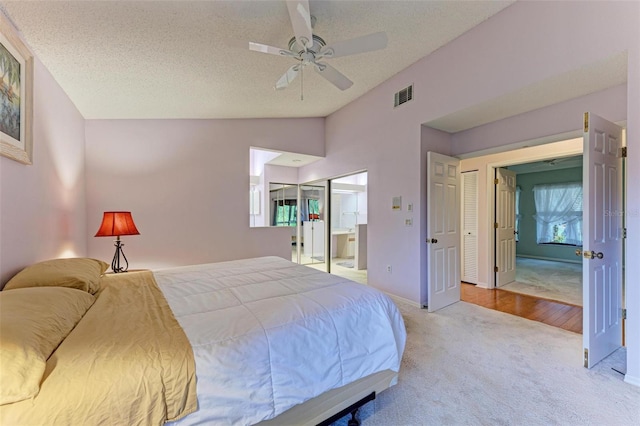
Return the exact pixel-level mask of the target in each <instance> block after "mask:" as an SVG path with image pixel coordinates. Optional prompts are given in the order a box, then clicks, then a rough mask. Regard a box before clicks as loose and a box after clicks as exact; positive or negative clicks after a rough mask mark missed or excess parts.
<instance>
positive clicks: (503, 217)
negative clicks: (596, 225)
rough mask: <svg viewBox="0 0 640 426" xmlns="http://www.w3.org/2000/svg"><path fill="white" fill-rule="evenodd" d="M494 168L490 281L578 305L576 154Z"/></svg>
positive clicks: (579, 226)
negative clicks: (492, 275) (495, 187)
mask: <svg viewBox="0 0 640 426" xmlns="http://www.w3.org/2000/svg"><path fill="white" fill-rule="evenodd" d="M495 171H496V180H497V181H499V183H498V184H497V185H498V188H501V186H500V185H504V184H503V183H502V182H501V181H507V180H510V179H512V180H513V182H512V187H511V188H510V190H509V189H508V188H507V189H505V190H504V191H503V190H500V189H498V190H496V198H495V202H496V207H495V216H496V219H495V222H496V223H497V224H498V227H497V228H496V237H495V253H496V265H497V267H498V271H496V275H497V276H496V280H495V283H496V287H500V288H501V289H503V290H508V291H512V292H515V293H521V294H527V295H531V296H535V297H538V298H541V299H547V300H554V301H558V302H562V303H566V304H570V305H574V306H582V261H581V258H579V257H577V256H576V254H575V253H576V250H578V252H579V251H580V250H581V249H582V216H583V215H582V174H583V170H582V155H576V156H569V157H557V158H549V159H544V160H540V161H536V162H530V163H521V164H517V165H506V166H503V167H500V168H496V169H495ZM507 191H508V192H509V195H510V196H504V194H505V193H506V192H507ZM505 209H506V210H508V211H504V210H505ZM501 233H502V234H505V233H506V234H508V235H506V236H500V234H501ZM510 251H512V252H510Z"/></svg>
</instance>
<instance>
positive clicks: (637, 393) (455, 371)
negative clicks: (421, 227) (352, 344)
mask: <svg viewBox="0 0 640 426" xmlns="http://www.w3.org/2000/svg"><path fill="white" fill-rule="evenodd" d="M396 304H397V305H398V307H399V309H400V311H401V312H402V315H403V317H404V320H405V325H406V328H407V332H408V336H407V345H406V349H405V353H404V356H403V359H402V366H401V370H400V379H399V383H398V384H397V385H396V386H393V387H392V388H390V389H387V390H386V391H384V392H382V393H381V394H379V395H378V397H377V398H376V399H375V400H374V401H371V402H369V403H367V404H366V405H365V406H363V407H362V408H361V409H360V413H359V416H358V418H359V419H360V420H361V421H362V425H363V426H374V425H384V426H408V425H608V426H617V425H637V424H639V423H638V419H640V387H636V386H632V385H630V384H628V383H625V382H624V381H623V380H624V376H623V375H621V374H619V373H617V372H615V371H614V370H612V367H613V368H615V369H617V370H619V371H625V362H626V361H625V357H626V353H625V351H624V349H620V350H618V351H617V352H615V353H614V354H613V355H612V356H610V357H609V358H607V359H605V360H604V361H602V362H600V363H599V364H598V365H596V367H594V368H593V369H591V370H587V369H585V368H583V367H582V336H581V335H578V334H575V333H571V332H569V331H565V330H562V329H559V328H555V327H551V326H548V325H546V324H542V323H539V322H535V321H530V320H527V319H524V318H520V317H516V316H513V315H509V314H505V313H502V312H498V311H493V310H489V309H485V308H482V307H479V306H476V305H472V304H468V303H465V302H458V303H455V304H453V305H451V306H449V307H446V308H444V309H442V310H440V311H438V312H435V313H427V312H426V311H425V310H423V309H419V308H417V307H414V306H412V305H410V304H407V303H405V302H402V301H396ZM349 418H350V416H347V417H345V418H343V419H341V420H340V421H338V422H336V423H334V425H335V426H346V425H347V420H348V419H349Z"/></svg>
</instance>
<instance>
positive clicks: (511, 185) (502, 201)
mask: <svg viewBox="0 0 640 426" xmlns="http://www.w3.org/2000/svg"><path fill="white" fill-rule="evenodd" d="M495 223H496V226H495V230H496V239H495V241H496V287H501V286H503V285H506V284H509V283H512V282H514V281H515V280H516V173H515V172H514V171H511V170H507V169H496V222H495Z"/></svg>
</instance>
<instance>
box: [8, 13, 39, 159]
mask: <svg viewBox="0 0 640 426" xmlns="http://www.w3.org/2000/svg"><path fill="white" fill-rule="evenodd" d="M32 118H33V55H32V54H31V52H30V51H29V49H28V48H27V46H25V44H24V43H23V42H22V40H20V38H19V37H18V35H17V34H16V31H15V29H14V28H13V26H12V25H11V24H10V23H9V22H8V21H7V18H6V17H5V16H4V15H3V14H2V13H0V154H2V155H3V156H5V157H9V158H11V159H13V160H16V161H19V162H21V163H23V164H31V163H32V158H33V157H32V140H31V128H32V125H33V122H32V121H33V120H32Z"/></svg>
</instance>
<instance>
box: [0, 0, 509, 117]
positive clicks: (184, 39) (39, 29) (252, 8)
mask: <svg viewBox="0 0 640 426" xmlns="http://www.w3.org/2000/svg"><path fill="white" fill-rule="evenodd" d="M511 3H513V2H512V1H450V0H449V1H406V0H405V1H345V0H329V1H326V0H322V1H320V0H311V1H310V2H309V4H310V12H311V14H312V15H313V16H315V17H316V24H315V27H314V34H317V35H319V36H321V37H322V38H323V39H324V40H325V41H326V42H327V44H332V43H335V42H337V41H342V40H346V39H351V38H354V37H359V36H363V35H366V34H370V33H375V32H379V31H385V32H386V33H387V37H388V46H387V48H386V49H384V50H379V51H375V52H369V53H362V54H358V55H353V56H347V57H341V58H333V59H331V60H330V64H331V65H332V66H333V67H335V68H336V69H338V70H339V71H341V72H342V73H343V74H344V75H346V76H347V77H348V78H350V79H351V80H352V81H353V82H354V84H353V86H352V87H351V88H349V89H347V90H345V91H340V90H339V89H337V88H336V87H334V86H333V85H331V84H330V83H329V82H327V81H326V80H325V79H323V78H322V77H320V76H319V75H317V74H316V73H315V72H313V71H312V70H311V69H308V70H306V71H305V72H304V73H303V78H297V79H296V80H295V81H294V82H293V83H292V84H291V86H290V87H288V88H287V89H285V90H280V91H276V90H274V85H275V82H276V81H277V80H278V78H280V76H281V75H282V74H283V73H284V72H285V71H286V70H287V68H289V67H290V66H291V65H293V63H294V62H293V60H292V59H291V58H287V57H278V56H275V55H265V54H263V53H258V52H253V51H250V50H249V48H248V47H249V42H251V41H253V42H259V43H263V44H267V45H271V46H276V47H282V48H287V45H288V42H289V40H290V39H291V37H292V36H293V30H292V28H291V22H290V19H289V15H288V12H287V6H286V3H285V1H284V0H274V1H256V0H253V1H238V0H236V1H137V2H132V1H101V2H96V1H73V2H70V1H28V2H23V1H2V2H0V7H2V8H3V9H4V11H5V13H6V14H7V15H8V16H9V18H10V19H11V20H12V21H13V22H14V24H15V25H16V26H17V27H18V28H19V29H20V31H21V33H22V35H23V37H24V39H25V40H26V41H27V43H28V45H29V46H30V47H31V48H32V50H33V51H34V53H35V55H36V56H37V57H38V58H39V59H40V60H41V61H42V62H43V64H44V65H45V67H46V68H47V69H48V70H49V71H50V72H51V74H52V75H53V77H54V78H55V79H56V81H58V83H59V84H60V85H61V86H62V88H63V89H64V90H65V92H66V93H67V94H68V95H69V97H70V98H71V100H72V101H73V102H74V104H75V105H76V107H77V108H78V109H79V110H80V112H81V113H82V115H83V116H84V117H85V118H88V119H91V118H246V117H324V116H327V115H329V114H331V113H332V112H334V111H336V110H338V109H340V108H341V107H343V106H344V105H346V104H348V103H349V102H351V101H353V100H354V99H356V98H358V97H359V96H361V95H363V94H364V93H366V92H367V91H369V90H371V89H372V88H374V87H375V86H377V85H379V84H380V83H382V82H383V81H385V80H386V79H388V78H389V77H391V76H393V75H394V74H396V73H398V72H399V71H401V70H402V69H404V68H406V67H408V66H409V65H411V64H413V63H414V62H416V61H418V60H419V59H420V58H422V57H424V56H426V55H428V54H430V53H431V52H433V51H435V50H436V49H438V48H439V47H441V46H443V45H445V44H447V43H448V42H450V41H452V40H453V39H455V38H456V37H458V36H460V35H461V34H463V33H464V32H466V31H468V30H469V29H471V28H473V27H474V26H476V25H478V24H480V23H481V22H483V21H485V20H486V19H488V18H490V17H491V16H492V15H494V14H496V13H498V12H500V11H501V10H502V9H504V8H505V7H507V6H509V5H510V4H511ZM308 68H311V67H308ZM301 93H303V94H304V100H302V101H301V100H300V98H301Z"/></svg>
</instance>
